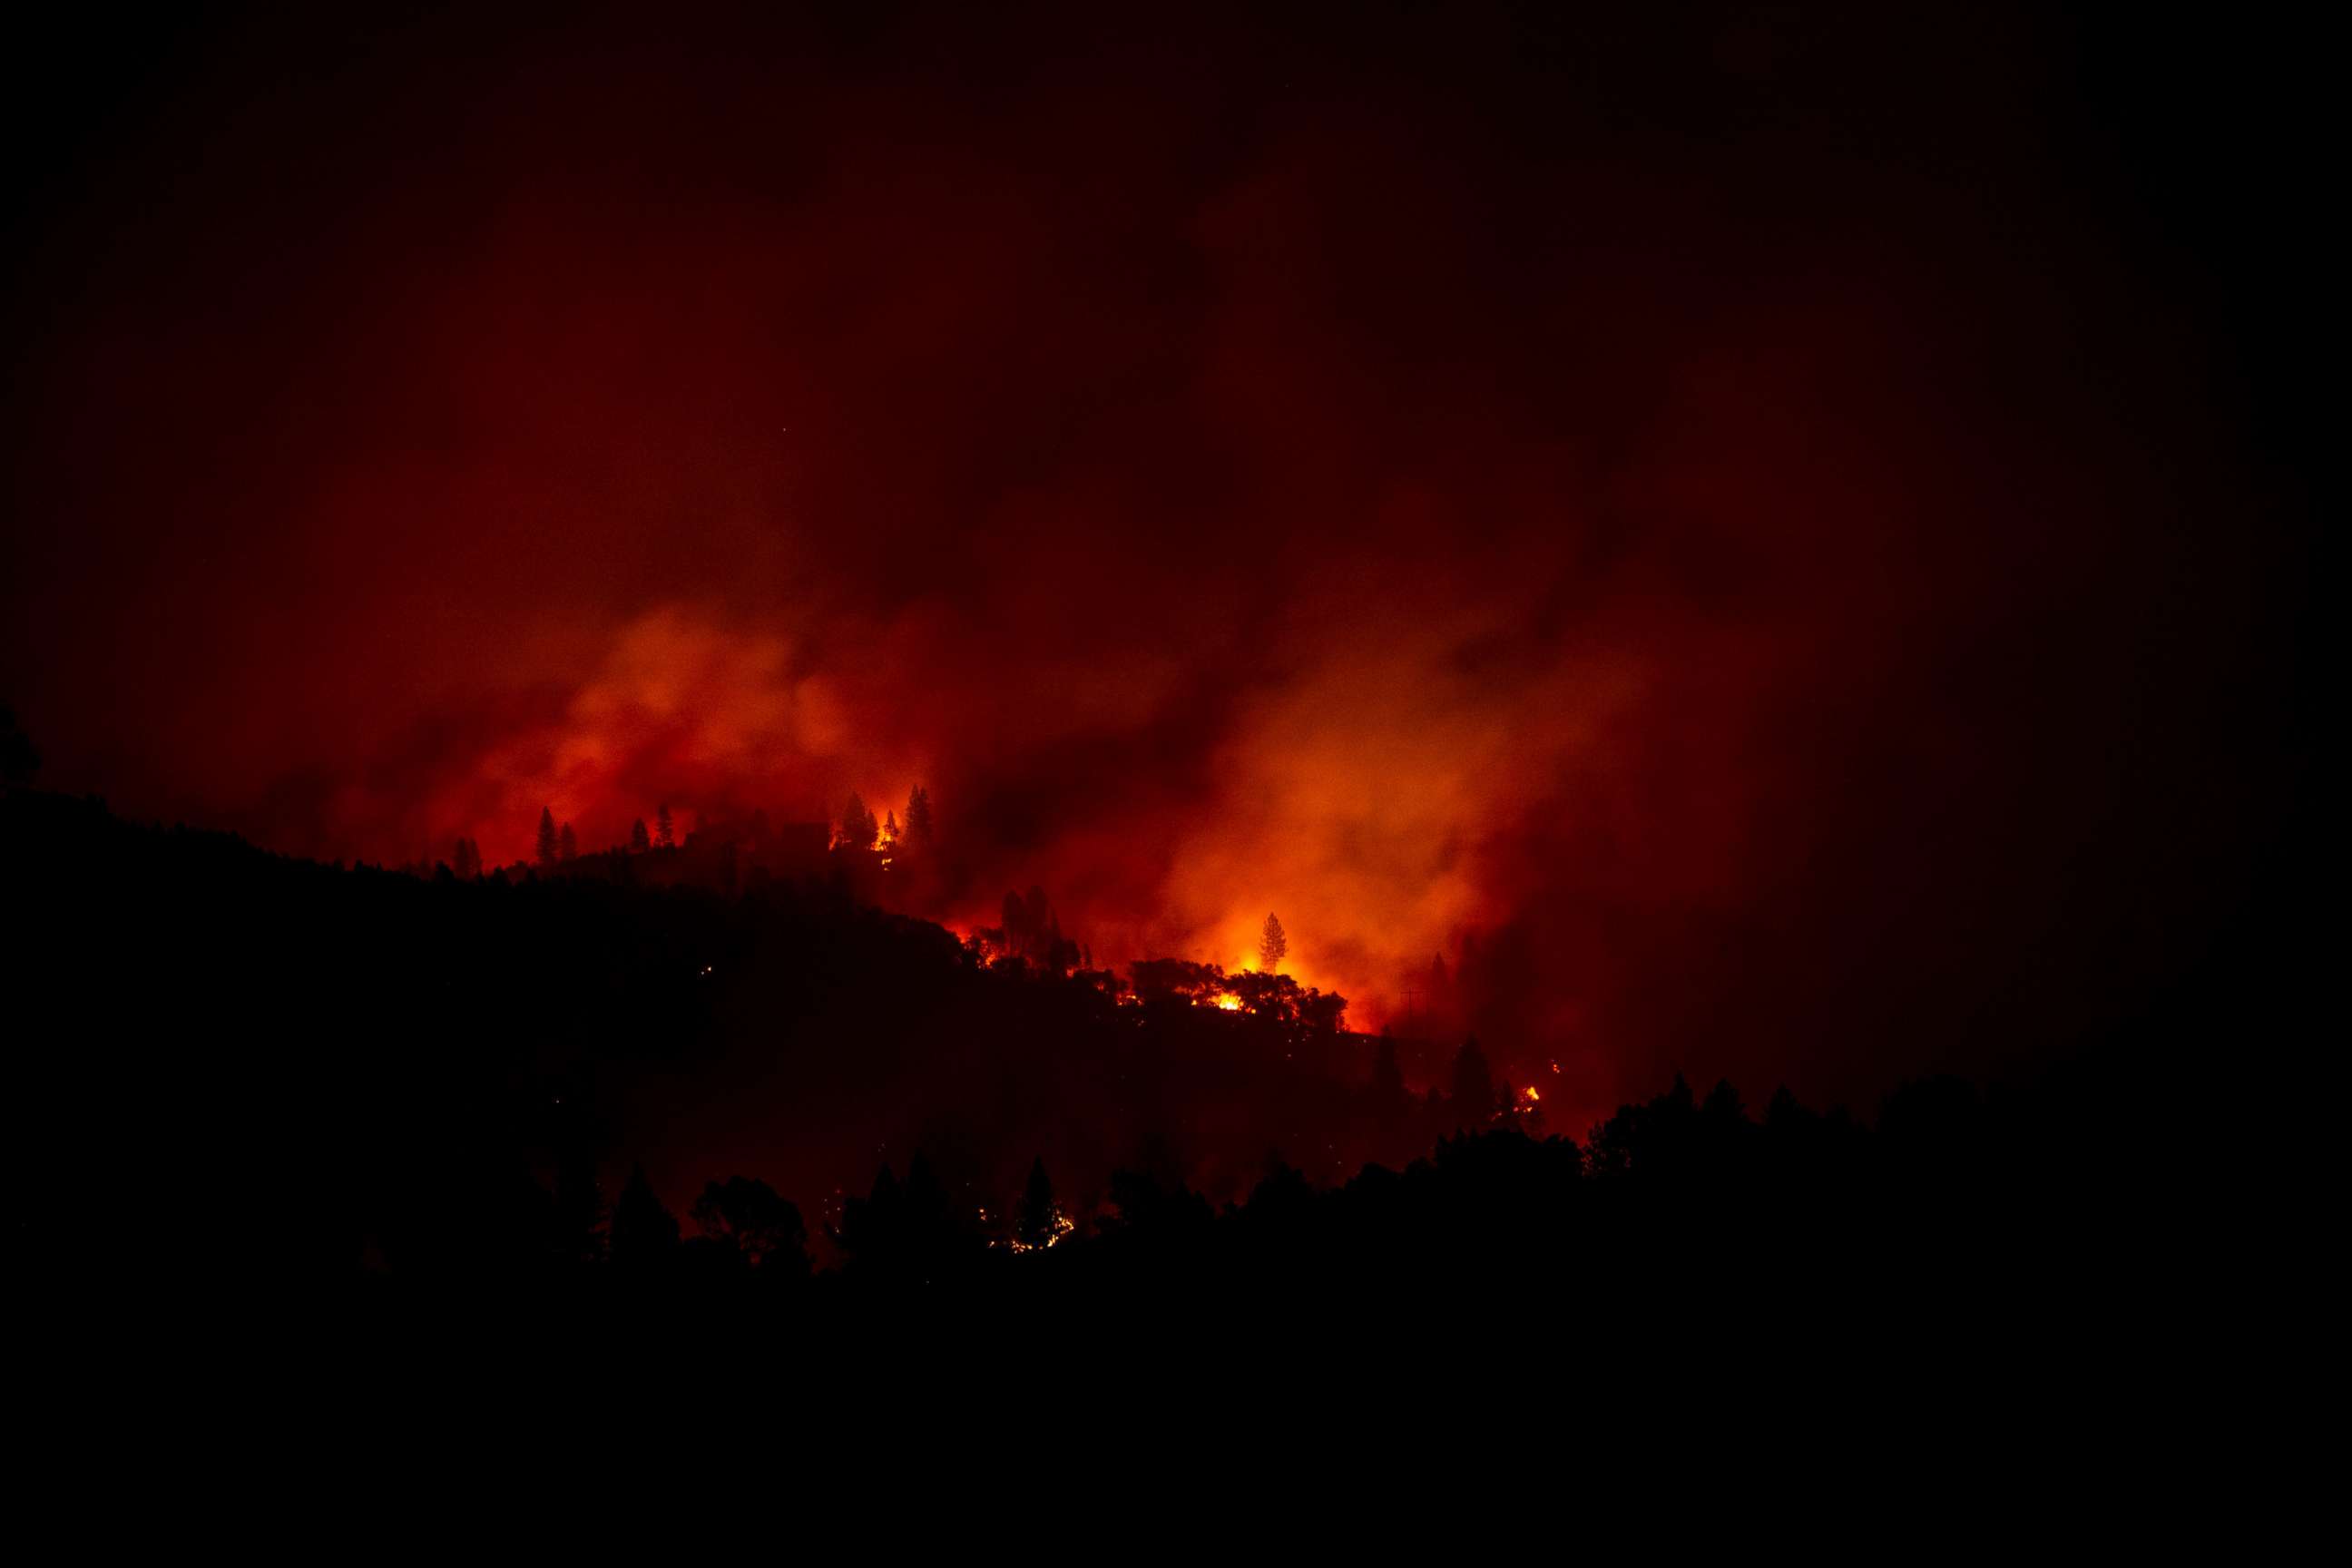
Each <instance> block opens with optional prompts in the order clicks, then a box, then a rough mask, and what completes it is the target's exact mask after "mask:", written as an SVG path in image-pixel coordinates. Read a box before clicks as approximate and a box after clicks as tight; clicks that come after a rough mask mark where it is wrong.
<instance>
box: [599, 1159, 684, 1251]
mask: <svg viewBox="0 0 2352 1568" xmlns="http://www.w3.org/2000/svg"><path fill="white" fill-rule="evenodd" d="M612 1237H613V1266H614V1268H632V1269H645V1268H661V1267H664V1266H665V1265H667V1263H669V1262H670V1261H671V1259H673V1258H675V1257H676V1256H677V1215H673V1214H671V1213H670V1212H669V1210H667V1208H664V1207H663V1206H662V1201H661V1199H659V1198H658V1197H656V1196H655V1195H654V1189H653V1184H652V1183H650V1182H648V1181H646V1168H645V1167H644V1166H643V1165H633V1166H631V1167H630V1168H629V1179H628V1182H627V1184H625V1185H624V1186H623V1187H622V1188H621V1196H620V1198H619V1200H618V1201H617V1202H615V1203H614V1205H613V1226H612Z"/></svg>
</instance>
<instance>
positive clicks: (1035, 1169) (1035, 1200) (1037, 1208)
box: [1013, 1156, 1076, 1252]
mask: <svg viewBox="0 0 2352 1568" xmlns="http://www.w3.org/2000/svg"><path fill="white" fill-rule="evenodd" d="M1075 1228H1076V1226H1073V1225H1072V1224H1071V1222H1070V1219H1069V1216H1068V1215H1065V1214H1064V1213H1063V1212H1062V1209H1061V1205H1058V1204H1056V1203H1055V1201H1054V1184H1053V1183H1052V1182H1051V1181H1049V1180H1047V1179H1046V1176H1045V1159H1044V1158H1043V1157H1042V1156H1041V1157H1039V1158H1038V1159H1036V1160H1035V1161H1034V1162H1032V1163H1031V1164H1030V1166H1029V1185H1028V1187H1027V1188H1026V1189H1025V1190H1024V1192H1023V1193H1022V1194H1021V1206H1020V1208H1019V1209H1017V1210H1015V1211H1014V1213H1013V1251H1015V1252H1042V1251H1044V1250H1045V1248H1046V1247H1051V1246H1053V1245H1054V1244H1055V1242H1057V1241H1059V1240H1061V1239H1062V1238H1063V1237H1066V1236H1067V1235H1069V1234H1070V1232H1071V1231H1072V1230H1073V1229H1075Z"/></svg>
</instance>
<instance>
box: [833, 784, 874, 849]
mask: <svg viewBox="0 0 2352 1568" xmlns="http://www.w3.org/2000/svg"><path fill="white" fill-rule="evenodd" d="M881 832H882V825H881V824H880V823H878V822H877V821H875V820H874V814H873V813H872V812H870V811H868V810H866V802H865V801H864V800H863V799H861V798H859V797H858V796H856V795H851V796H850V797H849V804H848V805H845V806H843V807H842V808H841V843H842V846H843V847H845V848H848V849H871V848H873V847H874V840H875V839H876V838H877V837H880V835H881Z"/></svg>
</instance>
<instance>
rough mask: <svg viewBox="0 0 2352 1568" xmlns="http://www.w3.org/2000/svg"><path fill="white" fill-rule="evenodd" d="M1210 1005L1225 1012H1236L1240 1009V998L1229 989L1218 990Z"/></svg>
mask: <svg viewBox="0 0 2352 1568" xmlns="http://www.w3.org/2000/svg"><path fill="white" fill-rule="evenodd" d="M1211 1005H1212V1006H1214V1007H1218V1008H1221V1009H1222V1010H1223V1011H1225V1012H1227V1013H1238V1012H1240V1011H1241V1010H1242V999H1241V998H1240V997H1238V996H1236V995H1234V994H1233V993H1232V992H1230V991H1224V992H1220V993H1219V994H1218V995H1217V998H1216V1000H1215V1001H1214V1002H1213V1003H1212V1004H1211Z"/></svg>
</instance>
